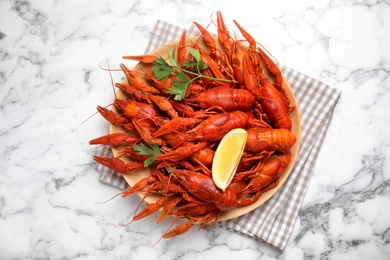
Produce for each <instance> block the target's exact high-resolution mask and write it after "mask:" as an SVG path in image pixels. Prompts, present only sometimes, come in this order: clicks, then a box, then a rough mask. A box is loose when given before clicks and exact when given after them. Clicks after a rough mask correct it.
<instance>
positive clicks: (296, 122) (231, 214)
mask: <svg viewBox="0 0 390 260" xmlns="http://www.w3.org/2000/svg"><path fill="white" fill-rule="evenodd" d="M197 39H198V38H197V37H196V38H195V37H194V38H188V39H187V42H188V43H191V42H195V41H196V40H197ZM216 42H217V46H218V48H219V49H221V50H222V49H223V48H222V46H221V45H220V44H219V42H218V40H216ZM178 43H179V41H175V42H172V43H169V44H167V45H165V46H163V47H161V48H158V49H156V50H155V51H153V52H151V53H150V54H152V55H156V56H161V57H164V58H165V57H167V53H172V51H173V49H174V48H175V47H176V46H178ZM199 45H200V46H201V47H203V48H204V49H206V50H207V49H208V47H207V46H205V45H204V43H203V41H199ZM148 67H150V65H145V64H141V63H138V64H137V65H136V66H135V67H134V68H133V70H134V71H139V72H142V71H144V70H145V69H146V68H148ZM265 70H266V68H265ZM265 74H266V76H267V77H268V78H270V79H271V81H272V79H273V76H271V75H270V74H269V72H268V71H267V70H266V71H265ZM125 81H126V80H125ZM283 88H284V89H285V91H286V92H287V95H288V97H289V98H290V100H291V106H295V107H296V108H297V109H295V110H294V111H293V112H292V113H290V116H291V119H292V125H293V127H292V133H293V134H294V135H295V136H296V138H297V141H296V143H295V144H294V146H293V147H292V148H291V153H292V159H291V163H290V164H289V165H288V166H287V168H286V169H285V170H284V172H283V174H282V175H281V176H280V181H279V184H278V186H277V187H275V188H274V189H272V190H269V191H267V192H264V193H263V194H262V196H261V197H260V199H259V200H258V201H256V202H255V203H253V204H251V205H248V206H245V207H236V208H233V209H230V210H228V211H226V212H224V213H223V214H222V215H221V217H220V219H219V221H222V220H228V219H232V218H236V217H239V216H242V215H244V214H246V213H248V212H250V211H252V210H254V209H256V208H257V207H259V206H260V205H262V204H263V203H264V202H266V201H267V200H268V199H270V198H271V197H272V196H273V195H274V194H275V193H276V192H277V191H278V190H279V189H280V187H281V186H282V185H283V183H284V182H285V181H286V179H287V178H288V176H289V175H290V173H291V170H292V168H293V166H294V163H295V161H296V158H297V155H298V150H299V145H300V139H301V124H300V115H299V110H298V105H297V102H296V99H295V96H294V93H293V91H292V89H291V87H290V85H289V83H288V82H287V81H286V79H285V78H284V81H283ZM117 96H118V98H120V99H126V98H128V97H127V96H126V94H124V93H123V92H122V91H120V90H119V91H118V93H117ZM114 111H115V109H114ZM118 132H125V131H124V130H123V129H122V128H121V127H119V126H115V125H112V124H111V125H110V133H118ZM112 150H113V154H114V156H118V155H119V153H120V151H119V150H118V149H116V148H112ZM121 158H122V160H124V161H125V162H130V161H126V158H124V157H121ZM123 176H124V178H125V180H126V182H127V183H128V184H129V185H130V186H133V185H134V184H136V183H137V182H138V181H139V180H141V179H142V178H144V177H146V176H150V170H149V169H141V170H137V171H135V172H131V173H127V174H124V175H123ZM138 195H139V196H140V197H143V196H144V193H139V194H138ZM157 199H158V197H157V196H150V195H149V196H147V197H146V198H145V202H147V203H153V202H155V201H156V200H157Z"/></svg>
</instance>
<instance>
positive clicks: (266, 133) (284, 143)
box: [90, 12, 297, 238]
mask: <svg viewBox="0 0 390 260" xmlns="http://www.w3.org/2000/svg"><path fill="white" fill-rule="evenodd" d="M234 22H235V24H236V25H237V27H238V29H239V30H240V32H241V33H242V35H243V37H244V38H245V40H242V39H241V40H236V39H233V38H232V37H231V36H230V33H229V32H228V31H227V29H226V27H225V24H224V21H223V19H222V15H221V13H220V12H217V23H216V24H217V29H218V30H217V31H218V37H217V38H214V37H212V36H211V34H210V33H209V32H208V31H207V30H206V29H204V28H203V27H202V26H201V25H200V24H198V23H196V22H194V23H195V25H196V26H197V28H199V30H200V33H201V36H200V37H199V38H197V39H192V41H188V40H186V34H185V33H186V32H184V33H183V35H182V37H181V40H180V41H179V43H178V45H177V46H176V47H175V50H176V55H174V53H173V54H172V56H171V57H170V61H171V62H172V61H173V60H172V59H174V61H175V64H176V65H175V66H177V67H175V70H174V69H172V68H173V67H172V66H170V65H169V64H168V63H167V64H164V62H163V61H162V60H161V59H160V60H159V57H158V56H156V55H153V54H151V55H144V56H142V55H140V56H124V57H123V58H125V59H132V60H138V61H139V62H140V64H142V66H143V69H142V70H138V71H136V70H135V69H133V70H131V69H129V68H127V67H126V66H125V65H124V64H121V65H120V68H121V70H122V72H123V73H124V75H125V77H126V80H125V82H123V83H116V84H115V86H116V87H118V88H119V89H120V91H121V92H122V94H123V95H124V96H125V98H122V99H120V98H117V97H115V100H114V102H113V106H114V108H115V109H113V110H109V109H107V108H104V107H101V106H99V107H98V112H99V113H100V114H101V115H102V116H103V117H104V118H105V119H107V120H108V121H109V122H110V123H111V124H113V125H117V126H119V127H121V128H122V129H123V131H122V132H121V133H112V134H109V135H106V136H103V137H100V138H97V139H94V140H91V141H90V144H94V145H96V144H100V145H110V146H112V147H115V149H118V150H119V151H120V153H119V155H118V156H117V157H115V158H104V157H99V156H95V157H94V159H95V160H96V161H97V162H98V163H100V164H103V165H105V166H106V167H109V168H111V169H113V170H115V171H117V172H120V173H123V174H131V173H132V172H133V171H135V170H137V169H144V168H149V169H150V172H151V174H150V175H148V176H147V177H145V178H143V179H142V180H140V181H139V182H138V183H136V184H135V185H133V186H132V187H131V188H130V189H129V190H127V191H126V192H124V193H123V195H122V196H123V197H125V196H128V195H130V194H132V193H134V192H144V193H143V194H147V195H145V196H148V195H158V196H159V199H158V200H157V201H156V202H153V203H149V204H148V205H147V206H146V207H145V208H144V209H143V210H142V211H141V212H139V213H137V214H136V215H135V216H134V220H137V219H140V218H143V217H145V216H148V215H150V214H152V213H153V212H156V211H157V210H161V213H160V215H159V217H158V220H157V222H158V223H159V222H160V221H162V220H163V219H164V218H165V217H166V216H168V215H171V216H173V217H175V218H188V222H187V223H186V224H183V225H179V226H177V227H176V228H174V229H172V230H170V231H168V232H167V233H165V234H164V235H163V237H164V238H168V237H173V236H176V235H179V234H182V233H184V232H185V231H187V230H188V229H189V228H190V227H192V226H193V225H194V224H201V226H204V225H206V224H210V226H212V225H213V224H214V223H215V222H216V221H218V218H219V217H220V215H221V214H222V213H223V212H224V211H226V210H229V209H232V208H235V207H241V206H245V205H249V204H252V203H255V202H256V201H257V200H258V199H259V198H260V197H261V195H262V194H263V193H264V192H265V191H267V190H270V189H273V188H274V187H276V185H277V184H278V181H279V177H280V176H281V175H282V173H283V171H284V169H285V168H286V167H287V166H288V165H289V164H290V163H291V160H292V159H291V158H292V155H291V151H290V150H291V148H292V147H293V146H294V144H295V143H296V140H297V138H296V136H295V135H294V134H293V133H292V127H293V123H292V120H291V116H290V113H291V112H292V111H294V109H296V107H295V106H292V105H291V104H290V103H291V102H290V99H289V97H288V96H287V94H286V91H285V90H284V88H283V76H282V73H281V71H280V70H279V68H278V67H277V65H276V64H275V63H274V62H273V61H272V60H271V59H270V58H269V57H268V56H267V55H266V54H265V52H264V51H263V50H262V49H261V48H260V47H257V43H256V42H255V40H254V39H253V38H252V36H251V35H250V34H249V33H248V32H246V31H245V30H244V29H243V28H242V27H241V26H240V25H239V24H238V23H237V22H236V21H234ZM245 41H246V42H247V43H248V44H247V45H245ZM201 43H203V44H201ZM202 46H204V47H202ZM194 53H195V54H197V55H194ZM165 60H166V59H165ZM200 65H201V66H200ZM156 66H157V67H158V66H167V67H166V68H171V69H172V70H171V72H169V73H168V74H167V75H165V76H163V77H162V76H160V75H158V73H156V68H157V67H156ZM178 71H179V73H177V72H178ZM264 71H269V72H270V74H269V75H271V76H268V77H267V75H266V74H265V73H264ZM183 85H185V88H183ZM180 88H181V89H180ZM179 94H180V95H179ZM235 128H245V129H246V130H247V132H248V139H247V143H246V146H245V149H244V154H243V156H242V159H241V161H240V164H239V166H238V169H237V172H236V175H235V177H234V178H233V182H232V183H231V184H230V186H229V187H228V188H227V189H226V190H225V191H222V190H220V189H219V188H217V187H216V186H215V185H214V183H213V181H212V178H211V164H212V160H213V156H214V152H215V149H216V147H217V146H218V142H219V141H220V140H221V139H222V137H223V136H224V135H225V134H226V133H227V132H229V131H230V130H232V129H235ZM123 158H127V159H128V160H122V159H123ZM129 159H130V162H129Z"/></svg>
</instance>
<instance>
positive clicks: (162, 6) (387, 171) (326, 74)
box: [0, 0, 390, 259]
mask: <svg viewBox="0 0 390 260" xmlns="http://www.w3.org/2000/svg"><path fill="white" fill-rule="evenodd" d="M238 3H239V2H238V1H210V0H207V1H206V0H190V1H177V0H165V1H133V0H132V1H123V0H121V1H107V0H106V1H94V2H93V3H92V2H89V3H88V4H87V2H86V1H85V2H81V1H73V0H70V1H69V0H68V1H64V0H58V1H38V0H32V1H14V0H3V1H0V144H1V145H0V259H216V258H218V259H219V258H225V259H238V258H240V259H259V258H261V259H390V257H389V255H390V186H389V184H390V181H389V180H390V163H389V155H390V119H389V116H388V111H389V109H390V77H389V72H390V51H389V50H388V46H390V36H389V34H388V32H389V31H390V4H389V2H388V1H386V0H375V1H374V0H369V1H363V0H353V1H347V0H339V1H332V0H325V1H309V0H298V1H289V0H278V1H242V2H241V3H242V5H241V6H240V5H239V4H238ZM255 5H257V7H256V8H255ZM217 10H220V11H222V13H223V15H224V17H225V20H226V22H227V25H228V27H229V28H233V23H232V21H231V20H232V19H236V20H237V21H239V22H240V24H242V25H243V26H245V28H246V29H247V30H248V31H249V32H251V34H252V35H253V36H254V37H255V38H256V39H257V40H258V41H259V42H261V43H262V44H263V45H264V46H266V48H267V49H268V50H269V51H270V52H271V53H273V55H274V56H275V57H276V58H277V59H278V61H279V62H281V63H282V64H284V65H287V66H289V67H291V68H293V69H295V70H298V71H300V72H302V73H304V74H306V75H308V76H311V77H314V78H317V79H319V80H321V81H324V82H325V83H327V84H329V85H331V86H333V87H335V88H338V89H341V90H342V95H341V98H340V100H339V103H338V105H337V107H336V110H335V112H334V116H333V121H332V123H331V125H330V128H329V131H328V134H327V137H326V139H325V142H324V145H323V147H322V149H321V152H320V155H319V159H318V161H317V164H316V167H315V169H314V172H313V175H312V178H311V182H310V185H309V188H308V190H307V192H306V195H305V199H304V202H303V205H302V208H301V210H300V213H299V217H298V219H297V222H296V224H295V227H294V231H293V234H292V236H291V237H290V240H289V242H288V244H287V247H286V249H285V250H284V251H282V252H281V251H278V250H275V249H273V248H271V247H269V246H267V245H265V244H262V243H261V242H258V241H255V240H253V239H250V238H246V237H243V236H240V235H237V234H233V233H231V232H229V231H226V230H223V229H218V228H213V229H210V230H207V229H201V230H200V231H198V230H197V229H192V230H190V231H189V232H188V233H186V234H184V235H183V236H181V237H177V238H174V239H170V240H162V241H160V242H159V243H158V244H156V245H154V244H155V243H156V242H157V241H158V239H159V238H160V236H161V235H162V234H163V233H164V232H165V230H166V229H167V228H168V227H169V225H170V223H169V222H164V223H162V224H160V225H156V224H155V216H151V217H149V218H145V219H143V220H140V221H136V222H132V223H130V224H129V220H130V219H131V217H132V215H133V214H134V212H135V208H136V206H137V204H138V202H139V199H138V198H137V197H135V196H134V197H128V198H126V199H122V198H120V197H117V198H115V199H112V200H110V201H109V202H106V203H100V202H104V201H106V200H108V199H109V198H111V197H113V196H114V195H115V194H117V193H119V192H120V190H118V189H116V188H113V187H111V186H109V185H106V184H104V183H101V182H100V181H99V178H98V177H99V176H98V172H97V171H96V164H95V162H94V161H93V160H92V156H93V155H95V154H96V153H97V151H96V148H95V147H93V146H90V145H89V144H88V141H89V140H90V139H92V138H95V137H97V136H100V135H103V134H105V133H107V127H108V126H107V123H106V122H105V121H104V120H103V119H102V118H101V117H100V116H97V115H95V111H96V110H95V109H96V106H97V105H102V106H104V105H108V104H110V103H111V102H112V98H113V93H112V87H111V79H110V75H109V73H108V72H107V71H105V70H102V69H101V68H100V66H105V65H107V61H109V63H110V65H111V67H112V68H117V66H118V64H119V63H120V62H121V61H122V60H121V57H122V56H123V55H133V54H142V53H143V52H144V50H145V46H146V44H147V42H148V39H149V35H150V33H151V31H152V29H153V26H154V24H155V22H156V19H161V20H164V21H167V22H170V23H173V24H178V25H181V26H183V27H189V26H190V25H191V23H192V22H193V21H198V22H199V23H201V24H204V25H207V24H208V23H209V21H210V16H211V14H212V13H213V12H215V11H217ZM112 77H113V79H114V80H116V81H118V80H120V79H121V77H122V76H121V74H120V73H116V72H113V73H112Z"/></svg>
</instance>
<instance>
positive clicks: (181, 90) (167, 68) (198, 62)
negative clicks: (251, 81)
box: [152, 48, 232, 101]
mask: <svg viewBox="0 0 390 260" xmlns="http://www.w3.org/2000/svg"><path fill="white" fill-rule="evenodd" d="M188 52H189V53H190V54H191V56H192V57H194V59H195V60H188V61H186V62H184V63H183V64H182V65H183V67H180V66H179V65H178V64H177V61H176V59H175V49H174V50H173V51H172V54H170V53H168V60H169V62H170V63H171V64H168V62H167V61H166V60H165V59H164V58H162V57H158V58H157V59H156V63H155V64H154V65H153V67H152V71H153V74H154V76H155V77H156V78H157V79H158V80H165V79H167V78H168V77H169V76H170V75H171V73H172V72H174V73H175V75H176V77H177V79H178V80H173V81H172V82H171V83H172V85H174V86H175V88H169V89H168V91H169V93H170V94H174V95H175V97H174V99H175V100H178V101H180V100H182V99H183V98H184V96H185V94H186V92H187V88H188V86H189V85H190V84H191V82H193V81H195V80H197V79H199V78H207V79H211V80H218V81H224V82H232V80H229V79H220V78H214V77H209V76H205V75H202V73H201V71H202V70H205V69H207V68H208V65H207V64H206V63H205V62H204V61H203V60H202V59H201V57H200V53H199V51H198V50H197V49H194V48H189V49H188ZM187 68H191V69H187ZM187 74H191V75H193V76H194V77H193V78H189V77H188V76H187Z"/></svg>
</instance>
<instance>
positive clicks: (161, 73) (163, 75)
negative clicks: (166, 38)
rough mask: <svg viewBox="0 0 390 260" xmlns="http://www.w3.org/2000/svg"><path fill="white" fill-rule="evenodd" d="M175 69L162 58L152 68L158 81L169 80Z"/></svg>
mask: <svg viewBox="0 0 390 260" xmlns="http://www.w3.org/2000/svg"><path fill="white" fill-rule="evenodd" d="M173 69H174V68H173V67H171V66H170V65H169V64H168V63H167V62H166V61H165V60H164V59H163V58H162V57H158V58H157V59H156V64H155V65H153V67H152V71H153V74H154V76H155V77H156V78H157V79H158V80H162V79H167V78H168V77H169V75H171V73H172V71H173Z"/></svg>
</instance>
